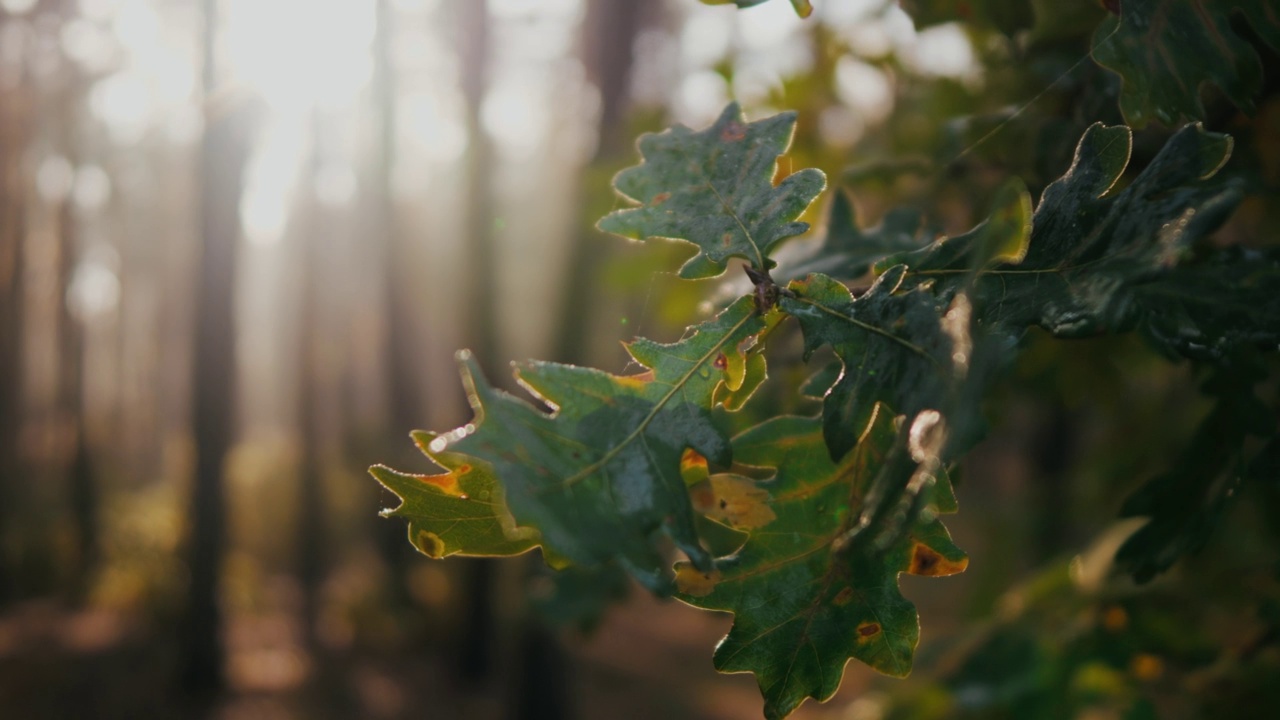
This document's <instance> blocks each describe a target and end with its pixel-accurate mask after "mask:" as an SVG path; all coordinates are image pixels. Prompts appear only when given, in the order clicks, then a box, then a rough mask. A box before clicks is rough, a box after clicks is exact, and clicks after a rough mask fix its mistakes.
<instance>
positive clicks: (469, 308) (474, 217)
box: [458, 0, 504, 682]
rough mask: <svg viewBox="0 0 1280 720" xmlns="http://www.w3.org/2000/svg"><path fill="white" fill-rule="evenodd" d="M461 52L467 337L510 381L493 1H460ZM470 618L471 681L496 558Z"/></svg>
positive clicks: (496, 379)
mask: <svg viewBox="0 0 1280 720" xmlns="http://www.w3.org/2000/svg"><path fill="white" fill-rule="evenodd" d="M459 21H460V25H461V27H460V28H459V30H460V34H459V47H458V57H459V60H460V61H461V64H462V94H463V97H464V99H465V103H466V118H467V143H468V144H467V224H466V234H465V238H466V239H465V241H464V242H465V243H466V247H467V267H466V272H467V273H468V276H469V277H470V282H468V283H467V284H466V287H467V288H468V289H469V292H468V293H467V294H466V297H464V298H463V301H464V302H465V303H466V307H465V309H464V311H463V313H462V314H463V316H464V317H465V318H466V323H467V325H466V328H467V338H468V344H469V345H470V346H471V350H472V352H473V353H475V357H476V361H477V362H478V363H479V364H480V368H481V370H482V371H483V372H484V374H485V375H486V376H487V377H488V378H489V381H490V382H493V383H495V384H504V378H503V377H502V376H501V374H500V372H499V370H498V367H499V363H498V362H497V357H496V353H497V346H498V341H497V334H498V322H497V321H498V318H497V307H496V303H495V298H494V284H493V283H492V282H488V281H487V280H486V279H487V278H490V277H492V276H493V275H494V274H495V253H494V247H493V246H494V232H493V231H494V197H493V143H492V142H491V141H490V139H489V134H488V133H487V132H486V131H485V129H484V123H483V122H482V118H481V110H482V107H483V104H484V97H485V94H486V93H487V92H488V88H489V59H490V52H491V51H490V47H489V31H490V27H489V3H488V1H487V0H468V2H465V3H461V4H460V17H459ZM464 572H465V576H466V580H465V584H466V598H467V600H466V601H465V602H466V617H465V620H464V621H463V622H464V625H463V633H464V638H463V645H462V653H461V664H460V668H459V670H460V672H461V674H462V677H463V678H464V679H466V680H468V681H470V682H479V681H481V680H484V679H486V678H488V677H490V676H491V675H492V674H493V665H494V658H493V655H494V645H495V643H496V637H495V635H496V622H495V620H496V618H495V614H494V597H493V595H494V592H493V587H494V576H495V568H494V561H493V560H488V559H473V560H468V561H467V565H466V568H465V570H464Z"/></svg>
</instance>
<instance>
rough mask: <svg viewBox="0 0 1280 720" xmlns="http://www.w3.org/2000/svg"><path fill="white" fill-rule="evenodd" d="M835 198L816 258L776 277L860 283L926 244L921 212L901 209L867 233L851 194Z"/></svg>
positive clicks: (842, 193)
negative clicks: (884, 262) (879, 266)
mask: <svg viewBox="0 0 1280 720" xmlns="http://www.w3.org/2000/svg"><path fill="white" fill-rule="evenodd" d="M834 195H835V197H834V198H833V199H832V201H831V210H830V212H829V213H828V215H827V232H826V237H825V238H823V240H822V244H821V245H820V246H819V247H818V249H817V250H816V251H815V252H814V253H813V254H812V255H810V256H809V257H807V258H805V259H804V260H801V261H800V262H798V263H796V264H794V265H785V266H783V267H782V268H780V269H779V270H778V271H777V272H775V273H773V274H774V276H776V277H778V278H779V279H780V280H783V279H791V278H802V277H804V276H805V275H808V274H809V273H822V274H824V275H830V276H831V277H834V278H839V279H841V280H856V279H858V278H860V277H862V276H863V275H866V274H867V272H868V271H869V270H871V266H872V265H874V264H875V263H876V262H877V261H879V260H881V259H882V258H884V257H885V256H886V255H892V254H896V253H901V252H906V251H910V250H916V249H919V248H920V247H921V246H922V245H924V244H925V243H926V240H925V239H924V238H922V237H921V216H920V213H919V212H918V211H916V210H914V209H911V208H897V209H895V210H892V211H890V212H889V214H888V215H887V216H885V219H884V222H882V223H881V224H880V226H879V227H875V228H871V229H870V230H866V231H863V230H861V229H860V228H859V227H858V218H857V214H856V212H855V211H854V207H853V201H852V199H851V198H850V197H849V194H848V193H847V192H846V191H844V190H837V191H836V192H835V193H834Z"/></svg>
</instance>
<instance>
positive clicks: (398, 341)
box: [370, 0, 422, 606]
mask: <svg viewBox="0 0 1280 720" xmlns="http://www.w3.org/2000/svg"><path fill="white" fill-rule="evenodd" d="M377 2H378V4H377V7H376V12H377V20H376V22H377V26H376V34H375V37H374V65H373V80H372V85H373V96H374V99H375V100H374V101H375V103H376V105H377V120H376V122H377V138H378V146H377V149H376V151H375V153H374V157H373V162H374V167H373V171H372V172H371V173H370V175H371V177H372V179H373V187H372V194H373V213H372V225H373V226H372V228H371V233H370V234H371V235H372V237H373V238H374V239H375V240H376V241H377V242H380V243H381V244H382V248H381V253H382V255H381V257H382V263H383V265H382V272H381V277H380V278H379V280H380V281H381V282H382V286H383V288H385V294H384V296H383V301H382V302H383V308H384V310H385V312H386V327H387V339H386V346H385V347H384V352H383V360H384V362H385V363H386V366H385V369H384V370H383V377H384V378H385V379H386V383H387V385H386V393H387V423H388V427H386V428H380V429H379V430H380V432H379V435H380V436H383V437H388V438H389V439H390V440H392V441H393V447H392V449H391V453H392V455H393V456H395V457H404V456H409V457H406V463H411V462H413V461H414V460H412V459H410V458H411V457H412V456H411V455H410V453H412V452H413V450H412V445H411V444H410V443H408V442H406V441H405V436H406V435H407V434H408V433H409V431H410V430H412V429H414V428H416V427H419V426H420V425H421V423H422V415H421V410H422V408H421V407H420V396H419V394H418V391H419V386H418V376H417V373H418V372H421V367H419V365H418V364H417V362H416V361H417V360H418V358H419V355H418V354H417V353H415V352H414V351H413V343H412V342H411V338H412V334H411V329H412V325H411V318H412V317H413V314H412V313H411V312H410V311H409V308H410V304H409V298H408V297H407V293H406V288H408V287H411V285H410V282H409V279H408V278H406V277H405V269H407V268H409V267H410V266H411V262H410V259H409V258H408V257H407V253H406V252H405V247H404V241H403V239H402V238H401V237H400V232H399V231H400V227H399V224H398V222H397V221H396V207H395V199H394V188H393V187H392V173H393V171H394V163H395V151H396V131H397V130H396V107H397V106H396V79H395V70H394V67H393V65H392V62H391V50H392V39H393V33H392V10H391V3H390V0H377ZM371 487H374V486H372V485H371ZM378 492H382V491H381V490H379V491H378ZM375 533H376V536H377V539H378V547H379V550H380V551H381V553H382V556H383V558H384V559H385V560H386V562H387V565H388V569H389V571H390V572H389V575H390V578H389V580H390V590H391V593H392V599H393V601H394V602H396V603H397V604H399V605H401V606H407V605H409V602H410V596H409V591H408V585H407V583H406V580H405V578H406V575H407V573H408V568H409V562H410V560H411V559H412V558H413V556H414V554H415V551H414V549H413V546H412V545H410V544H409V543H408V542H407V541H406V540H405V533H404V527H403V524H402V523H399V522H395V523H392V522H386V521H384V520H383V519H382V518H378V519H377V525H376V527H375Z"/></svg>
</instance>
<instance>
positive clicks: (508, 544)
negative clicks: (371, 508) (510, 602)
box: [369, 431, 540, 558]
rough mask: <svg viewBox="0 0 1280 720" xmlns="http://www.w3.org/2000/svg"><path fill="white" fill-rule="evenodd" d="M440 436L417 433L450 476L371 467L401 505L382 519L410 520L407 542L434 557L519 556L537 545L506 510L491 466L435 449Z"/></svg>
mask: <svg viewBox="0 0 1280 720" xmlns="http://www.w3.org/2000/svg"><path fill="white" fill-rule="evenodd" d="M436 438H437V435H436V434H435V433H428V432H421V431H418V432H415V433H413V440H414V442H415V443H416V444H417V445H418V448H419V449H421V450H422V452H423V454H424V455H426V456H427V457H428V458H430V459H431V460H432V461H433V462H435V463H436V464H437V465H439V466H440V467H442V468H444V469H445V470H446V472H443V473H440V474H436V475H416V474H409V473H402V472H397V471H395V470H392V469H391V468H388V467H384V466H382V465H375V466H374V467H372V468H370V469H369V472H370V473H371V474H372V475H373V476H374V477H375V478H377V480H378V482H380V483H382V485H383V486H384V487H386V488H387V489H388V490H390V491H391V492H393V493H395V494H396V496H397V497H399V498H400V501H401V502H400V505H399V506H398V507H396V508H395V509H391V510H384V511H383V512H382V515H383V516H384V517H399V518H403V519H405V520H407V521H408V522H409V541H410V542H411V543H413V546H414V547H416V548H417V549H418V550H419V551H420V552H422V553H423V554H424V555H427V556H429V557H433V558H442V557H447V556H449V555H459V554H460V555H519V554H520V553H524V552H528V551H529V550H531V549H533V548H535V547H537V546H538V545H539V543H540V535H539V533H538V531H537V530H534V529H533V528H523V527H516V524H515V520H513V519H512V517H511V515H510V513H508V512H507V510H506V505H505V504H504V503H503V500H502V488H501V486H500V485H499V484H498V482H497V479H496V478H495V477H494V475H493V468H491V467H490V466H489V465H488V464H487V463H482V462H476V461H474V460H472V459H471V458H467V457H465V456H463V455H460V454H458V453H454V452H447V451H443V450H441V451H435V450H432V447H431V444H432V442H433V441H435V439H436Z"/></svg>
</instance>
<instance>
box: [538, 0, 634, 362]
mask: <svg viewBox="0 0 1280 720" xmlns="http://www.w3.org/2000/svg"><path fill="white" fill-rule="evenodd" d="M644 5H645V3H643V2H638V1H637V0H592V2H591V3H590V4H589V5H588V6H587V17H586V21H585V22H584V24H583V50H584V53H583V54H584V60H585V64H586V68H587V77H588V79H589V80H590V81H591V83H592V84H594V85H595V86H596V88H597V89H598V90H599V91H600V118H599V123H598V127H597V132H598V138H599V142H598V144H597V145H596V151H595V156H594V158H593V159H592V160H591V163H592V164H593V165H597V166H603V165H607V164H611V163H615V162H617V160H618V159H619V158H620V157H621V156H622V155H623V154H624V153H626V151H627V147H628V145H627V138H626V134H625V131H626V128H625V127H624V125H623V119H624V118H625V117H626V111H627V100H628V98H629V96H630V90H631V71H632V68H633V66H634V56H633V50H634V47H635V40H636V35H637V34H638V33H639V31H640V27H641V22H642V20H643V17H642V13H643V12H644ZM579 195H580V196H581V199H580V200H579V212H578V218H579V222H580V223H583V224H582V225H581V226H580V229H579V231H578V233H577V234H576V235H575V236H574V240H573V247H572V248H571V249H570V251H569V268H568V277H569V278H570V281H569V282H566V283H564V294H563V296H562V299H561V306H560V314H559V317H560V324H559V326H558V333H557V336H556V344H555V351H554V355H555V359H556V360H559V361H562V362H575V361H581V360H582V359H583V358H582V353H583V351H584V346H585V345H586V340H587V337H588V333H589V329H590V326H591V322H590V320H591V317H590V308H591V307H592V303H591V298H593V297H597V292H598V290H599V288H598V286H597V284H596V281H595V278H596V275H597V272H598V270H599V268H600V264H601V262H602V261H603V260H604V258H605V252H606V251H607V249H608V246H607V245H606V244H605V242H604V240H603V234H602V233H601V232H599V231H598V230H596V229H595V227H594V218H590V217H589V216H590V215H591V213H592V205H593V203H591V202H590V197H591V196H590V194H589V191H588V190H586V189H584V190H582V191H580V192H579Z"/></svg>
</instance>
